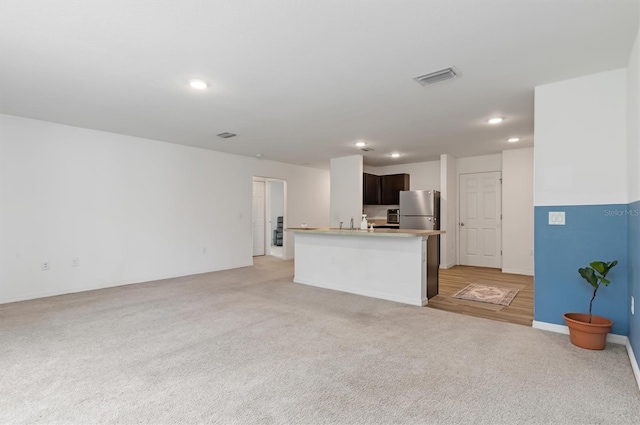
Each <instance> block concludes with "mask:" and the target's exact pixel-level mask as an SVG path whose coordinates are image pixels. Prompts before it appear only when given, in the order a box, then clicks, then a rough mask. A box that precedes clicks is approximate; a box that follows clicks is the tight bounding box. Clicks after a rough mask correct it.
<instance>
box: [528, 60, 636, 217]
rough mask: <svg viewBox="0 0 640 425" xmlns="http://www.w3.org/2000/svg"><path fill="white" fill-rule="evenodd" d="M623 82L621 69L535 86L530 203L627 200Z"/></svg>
mask: <svg viewBox="0 0 640 425" xmlns="http://www.w3.org/2000/svg"><path fill="white" fill-rule="evenodd" d="M626 84H627V75H626V69H624V68H623V69H617V70H613V71H608V72H602V73H599V74H594V75H588V76H586V77H581V78H575V79H572V80H568V81H561V82H559V83H553V84H547V85H544V86H538V87H536V89H535V116H536V120H535V135H536V148H535V152H534V157H535V159H534V160H535V164H536V166H535V187H536V190H535V205H540V206H543V205H593V204H617V203H626V202H627V189H626V187H627V170H626V168H627V167H626V164H627V158H626V153H627V134H626V133H627V122H626V121H627V119H626V116H627V110H626V108H627V106H626V97H627V95H626ZM593 99H598V101H597V102H593V101H592V100H593ZM587 100H589V101H587ZM576 123H588V124H589V125H576ZM636 166H637V163H636ZM594 195H596V196H594Z"/></svg>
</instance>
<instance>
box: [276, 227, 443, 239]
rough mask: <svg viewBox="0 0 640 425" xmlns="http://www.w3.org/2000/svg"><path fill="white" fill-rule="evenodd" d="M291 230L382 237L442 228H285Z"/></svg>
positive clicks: (428, 233) (437, 232)
mask: <svg viewBox="0 0 640 425" xmlns="http://www.w3.org/2000/svg"><path fill="white" fill-rule="evenodd" d="M287 230H289V231H292V232H304V233H320V234H331V235H343V236H382V237H397V238H407V237H428V236H434V235H441V234H443V233H444V231H443V230H416V229H376V228H374V229H373V230H360V229H353V230H351V229H336V228H333V227H293V228H289V229H287Z"/></svg>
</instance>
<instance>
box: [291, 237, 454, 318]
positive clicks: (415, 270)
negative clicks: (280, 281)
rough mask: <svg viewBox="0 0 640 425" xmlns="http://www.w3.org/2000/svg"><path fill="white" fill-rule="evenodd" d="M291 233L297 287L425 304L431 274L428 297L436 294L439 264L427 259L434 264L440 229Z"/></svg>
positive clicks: (419, 304)
mask: <svg viewBox="0 0 640 425" xmlns="http://www.w3.org/2000/svg"><path fill="white" fill-rule="evenodd" d="M290 230H293V231H294V232H295V277H294V282H296V283H303V284H306V285H312V286H317V287H320V288H328V289H334V290H338V291H344V292H349V293H352V294H358V295H365V296H368V297H374V298H381V299H384V300H389V301H396V302H400V303H404V304H411V305H417V306H424V305H426V304H427V302H428V301H427V273H428V272H430V273H432V274H433V273H435V276H431V279H430V282H431V281H434V284H435V288H434V289H432V290H430V292H434V291H435V293H433V294H429V296H430V297H431V296H433V295H435V294H437V274H438V264H431V265H430V266H431V267H428V266H427V260H428V259H433V260H434V261H435V262H436V263H437V248H438V246H437V235H439V234H441V233H443V232H441V231H402V230H391V229H389V230H387V229H381V230H376V231H374V232H366V231H359V230H353V231H350V230H333V229H326V230H323V229H317V230H302V229H300V230H298V229H290ZM385 230H386V231H385ZM430 236H431V237H430ZM428 239H431V241H430V242H432V243H429V244H427V241H428ZM428 245H429V248H430V249H431V250H432V252H431V253H429V254H431V255H427V248H428ZM434 279H435V280H434ZM432 286H433V285H431V284H430V289H431V288H432Z"/></svg>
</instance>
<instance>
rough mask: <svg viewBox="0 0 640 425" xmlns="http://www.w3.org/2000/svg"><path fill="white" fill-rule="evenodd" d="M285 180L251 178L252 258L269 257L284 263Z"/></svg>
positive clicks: (285, 253)
mask: <svg viewBox="0 0 640 425" xmlns="http://www.w3.org/2000/svg"><path fill="white" fill-rule="evenodd" d="M286 193H287V182H286V181H285V180H280V179H273V178H269V177H253V220H252V223H253V256H254V257H257V256H265V255H268V256H272V257H276V258H281V259H286V258H288V255H287V237H286V236H287V235H286V234H285V232H284V229H285V226H286V222H287V220H286V218H287V215H286V207H287V203H286V197H287V196H286Z"/></svg>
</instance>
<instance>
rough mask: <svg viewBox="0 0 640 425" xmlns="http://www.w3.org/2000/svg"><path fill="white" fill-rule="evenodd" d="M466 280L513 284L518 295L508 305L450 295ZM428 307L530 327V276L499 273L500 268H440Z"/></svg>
mask: <svg viewBox="0 0 640 425" xmlns="http://www.w3.org/2000/svg"><path fill="white" fill-rule="evenodd" d="M470 283H482V284H485V285H495V286H506V287H515V288H518V289H520V292H518V295H516V297H515V298H514V299H513V301H512V302H511V304H510V305H509V306H508V307H503V306H496V305H494V304H487V303H481V302H475V301H465V300H459V299H457V298H453V295H454V294H455V293H456V292H458V291H459V290H461V289H462V288H464V287H465V286H467V285H469V284H470ZM427 306H428V307H431V308H437V309H440V310H446V311H451V312H454V313H462V314H467V315H469V316H477V317H484V318H486V319H492V320H499V321H502V322H509V323H516V324H519V325H526V326H531V323H532V322H533V277H532V276H523V275H519V274H509V273H502V271H501V270H500V269H490V268H486V267H471V266H455V267H452V268H450V269H441V270H440V288H439V294H438V295H436V296H435V297H433V298H431V299H430V300H429V304H428V305H427Z"/></svg>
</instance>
